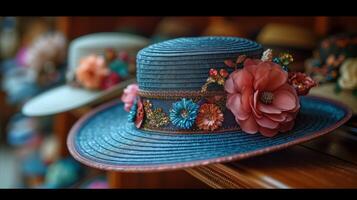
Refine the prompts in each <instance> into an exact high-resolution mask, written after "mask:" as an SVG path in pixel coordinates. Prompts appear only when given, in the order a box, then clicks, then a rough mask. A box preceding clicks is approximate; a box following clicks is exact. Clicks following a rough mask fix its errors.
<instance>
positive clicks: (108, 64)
mask: <svg viewBox="0 0 357 200" xmlns="http://www.w3.org/2000/svg"><path fill="white" fill-rule="evenodd" d="M148 43H149V41H148V39H146V38H144V37H141V36H137V35H132V34H127V33H114V32H107V33H93V34H89V35H84V36H81V37H79V38H76V39H75V40H73V41H72V42H71V43H70V45H69V52H68V65H67V71H66V79H67V80H66V81H67V83H66V84H62V85H60V86H58V87H56V88H53V89H51V90H49V91H46V92H43V93H41V94H40V95H38V96H36V97H33V98H32V99H30V100H29V101H27V102H26V103H25V105H24V106H23V107H22V112H23V113H24V114H25V115H28V116H47V115H54V114H58V113H62V112H66V111H69V110H73V109H77V108H80V107H82V106H85V105H88V104H90V103H94V102H99V101H101V100H105V99H106V98H110V97H112V96H114V95H116V94H118V93H121V91H122V89H124V87H125V86H127V85H128V84H130V83H132V82H133V81H134V79H133V78H132V76H131V75H130V74H129V69H128V68H130V64H131V63H132V62H135V59H130V58H132V57H131V56H132V55H136V53H137V51H139V50H140V49H141V48H143V47H144V46H146V45H147V44H148ZM68 97H70V98H68Z"/></svg>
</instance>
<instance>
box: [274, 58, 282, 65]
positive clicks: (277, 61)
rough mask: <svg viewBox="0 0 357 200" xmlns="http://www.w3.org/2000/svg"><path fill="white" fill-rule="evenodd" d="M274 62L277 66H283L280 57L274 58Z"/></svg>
mask: <svg viewBox="0 0 357 200" xmlns="http://www.w3.org/2000/svg"><path fill="white" fill-rule="evenodd" d="M273 62H275V63H276V64H279V65H280V64H281V60H280V58H278V57H275V58H273Z"/></svg>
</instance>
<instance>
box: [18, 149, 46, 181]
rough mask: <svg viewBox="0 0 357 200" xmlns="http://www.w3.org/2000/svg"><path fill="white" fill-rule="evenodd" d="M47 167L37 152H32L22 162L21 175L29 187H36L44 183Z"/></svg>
mask: <svg viewBox="0 0 357 200" xmlns="http://www.w3.org/2000/svg"><path fill="white" fill-rule="evenodd" d="M46 170H47V166H46V165H45V163H44V162H43V161H42V159H41V157H40V155H39V153H38V152H37V151H34V152H32V153H31V154H30V155H29V156H27V157H26V158H25V159H24V160H23V161H22V174H23V176H24V178H25V182H26V184H27V185H28V186H30V187H36V186H39V185H41V184H43V182H44V176H45V174H46Z"/></svg>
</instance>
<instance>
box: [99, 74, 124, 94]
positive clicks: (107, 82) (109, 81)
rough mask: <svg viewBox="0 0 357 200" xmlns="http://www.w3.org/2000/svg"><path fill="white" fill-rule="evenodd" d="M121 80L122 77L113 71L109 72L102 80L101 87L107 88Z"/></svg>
mask: <svg viewBox="0 0 357 200" xmlns="http://www.w3.org/2000/svg"><path fill="white" fill-rule="evenodd" d="M121 81H122V78H121V77H120V76H119V75H118V74H117V73H115V72H111V73H110V74H109V75H108V76H107V77H106V78H105V79H104V80H103V82H102V85H101V88H102V89H104V90H106V89H109V88H111V87H113V86H115V85H117V84H118V83H120V82H121Z"/></svg>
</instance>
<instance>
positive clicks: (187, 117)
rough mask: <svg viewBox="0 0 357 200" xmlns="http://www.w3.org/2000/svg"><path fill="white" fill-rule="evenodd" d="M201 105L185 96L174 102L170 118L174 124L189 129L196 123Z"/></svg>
mask: <svg viewBox="0 0 357 200" xmlns="http://www.w3.org/2000/svg"><path fill="white" fill-rule="evenodd" d="M198 108H199V106H198V105H197V104H196V103H194V102H193V101H192V100H187V99H185V98H183V99H182V100H181V101H178V102H175V103H173V104H172V109H171V110H170V120H171V122H172V124H173V125H175V126H177V127H179V128H182V129H189V128H191V127H192V125H193V124H194V123H195V120H196V117H197V114H198Z"/></svg>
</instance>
